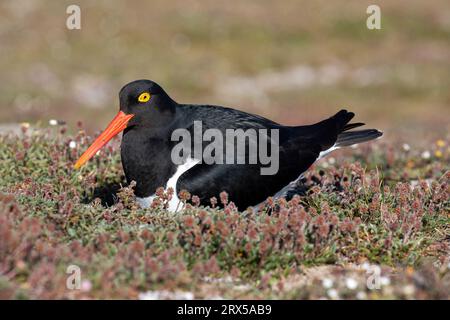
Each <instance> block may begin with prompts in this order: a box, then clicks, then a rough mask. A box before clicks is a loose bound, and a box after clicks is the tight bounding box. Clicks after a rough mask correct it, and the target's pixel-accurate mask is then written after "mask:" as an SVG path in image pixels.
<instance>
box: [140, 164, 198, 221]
mask: <svg viewBox="0 0 450 320" xmlns="http://www.w3.org/2000/svg"><path fill="white" fill-rule="evenodd" d="M199 162H200V160H198V159H193V158H188V159H187V160H186V162H185V163H183V164H182V165H179V166H178V167H177V170H176V171H175V174H174V175H173V176H172V177H170V178H169V180H167V182H166V187H165V189H164V191H165V192H167V190H168V189H169V188H172V189H173V191H174V193H173V195H172V199H171V200H170V201H169V207H168V208H167V210H168V211H170V212H172V213H173V212H177V211H178V210H180V209H181V207H182V206H181V203H180V199H179V198H178V194H177V182H178V179H179V178H180V177H181V175H182V174H183V173H185V172H186V171H188V170H189V169H191V168H192V167H193V166H195V165H196V164H197V163H199ZM155 197H156V196H155V195H154V194H153V195H151V196H149V197H145V198H139V197H136V201H137V203H139V205H140V206H141V207H142V208H148V207H150V205H151V204H152V202H153V199H155Z"/></svg>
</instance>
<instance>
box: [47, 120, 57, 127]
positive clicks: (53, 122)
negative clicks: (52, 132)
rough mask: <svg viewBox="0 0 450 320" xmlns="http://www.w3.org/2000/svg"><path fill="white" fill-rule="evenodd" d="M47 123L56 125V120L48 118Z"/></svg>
mask: <svg viewBox="0 0 450 320" xmlns="http://www.w3.org/2000/svg"><path fill="white" fill-rule="evenodd" d="M48 124H49V125H51V126H57V125H58V120H55V119H50V120H49V121H48Z"/></svg>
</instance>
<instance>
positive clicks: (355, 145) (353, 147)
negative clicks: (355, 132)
mask: <svg viewBox="0 0 450 320" xmlns="http://www.w3.org/2000/svg"><path fill="white" fill-rule="evenodd" d="M350 148H352V149H356V148H358V145H357V144H352V145H351V146H350Z"/></svg>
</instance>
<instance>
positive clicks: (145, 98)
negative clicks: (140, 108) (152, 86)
mask: <svg viewBox="0 0 450 320" xmlns="http://www.w3.org/2000/svg"><path fill="white" fill-rule="evenodd" d="M148 100H150V93H148V92H144V93H141V95H140V96H139V98H138V101H139V102H147V101H148Z"/></svg>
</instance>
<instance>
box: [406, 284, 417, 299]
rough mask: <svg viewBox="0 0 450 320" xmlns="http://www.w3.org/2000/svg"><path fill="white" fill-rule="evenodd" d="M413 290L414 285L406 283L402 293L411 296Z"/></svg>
mask: <svg viewBox="0 0 450 320" xmlns="http://www.w3.org/2000/svg"><path fill="white" fill-rule="evenodd" d="M415 291H416V289H415V288H414V286H413V285H412V284H408V285H406V286H404V287H403V293H404V294H405V295H406V296H412V295H413V294H414V292H415Z"/></svg>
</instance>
